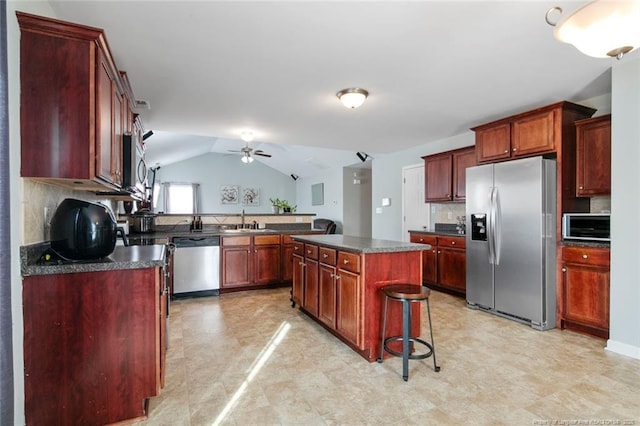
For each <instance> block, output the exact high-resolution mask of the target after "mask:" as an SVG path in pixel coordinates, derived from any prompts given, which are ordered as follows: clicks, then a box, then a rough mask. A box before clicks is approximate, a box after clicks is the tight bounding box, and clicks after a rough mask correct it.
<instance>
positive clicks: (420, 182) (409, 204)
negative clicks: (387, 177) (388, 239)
mask: <svg viewBox="0 0 640 426" xmlns="http://www.w3.org/2000/svg"><path fill="white" fill-rule="evenodd" d="M429 206H430V204H428V203H425V202H424V165H423V164H418V165H415V166H408V167H404V168H403V169H402V217H403V221H402V240H403V241H407V242H408V241H409V230H412V229H414V230H421V229H425V228H426V229H428V228H429V222H430V217H429Z"/></svg>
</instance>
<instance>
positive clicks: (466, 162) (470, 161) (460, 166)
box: [452, 147, 476, 201]
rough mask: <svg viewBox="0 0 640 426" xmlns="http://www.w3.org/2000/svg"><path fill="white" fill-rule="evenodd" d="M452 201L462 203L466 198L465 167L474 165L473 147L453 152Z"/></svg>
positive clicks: (474, 150)
mask: <svg viewBox="0 0 640 426" xmlns="http://www.w3.org/2000/svg"><path fill="white" fill-rule="evenodd" d="M452 161H453V201H464V200H465V199H466V197H467V190H466V181H467V177H466V171H467V167H473V166H475V165H476V149H475V147H471V148H467V149H463V150H459V151H454V152H453V158H452Z"/></svg>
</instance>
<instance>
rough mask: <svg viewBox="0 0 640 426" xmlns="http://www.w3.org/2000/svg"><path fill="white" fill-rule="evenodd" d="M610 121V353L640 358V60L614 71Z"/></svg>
mask: <svg viewBox="0 0 640 426" xmlns="http://www.w3.org/2000/svg"><path fill="white" fill-rule="evenodd" d="M611 117H612V118H611V145H612V150H611V163H612V166H613V167H612V168H611V292H610V294H611V298H610V319H609V324H610V331H609V340H608V342H607V349H608V350H611V351H613V352H618V353H621V354H625V355H628V356H632V357H634V358H639V359H640V250H638V242H639V241H640V220H639V215H638V212H640V197H639V195H640V193H639V191H638V188H639V187H640V169H639V168H638V164H639V163H640V58H635V59H634V60H631V59H629V58H625V59H623V60H622V61H620V62H616V63H615V64H614V66H613V73H612V90H611Z"/></svg>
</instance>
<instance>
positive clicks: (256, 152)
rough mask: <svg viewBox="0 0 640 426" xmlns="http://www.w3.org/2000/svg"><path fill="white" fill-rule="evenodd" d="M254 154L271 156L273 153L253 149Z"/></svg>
mask: <svg viewBox="0 0 640 426" xmlns="http://www.w3.org/2000/svg"><path fill="white" fill-rule="evenodd" d="M253 155H259V156H261V157H271V154H267V153H266V152H262V151H259V150H258V151H253Z"/></svg>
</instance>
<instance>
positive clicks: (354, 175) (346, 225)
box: [342, 167, 372, 238]
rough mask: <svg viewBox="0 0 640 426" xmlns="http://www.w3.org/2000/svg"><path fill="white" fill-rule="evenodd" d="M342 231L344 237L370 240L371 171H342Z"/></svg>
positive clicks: (357, 169) (354, 168)
mask: <svg viewBox="0 0 640 426" xmlns="http://www.w3.org/2000/svg"><path fill="white" fill-rule="evenodd" d="M342 179H343V182H342V190H343V203H344V208H343V213H342V215H343V216H342V219H343V230H342V233H343V234H345V235H353V236H356V237H365V238H371V191H372V184H371V183H372V182H371V169H368V168H362V167H345V168H343V169H342Z"/></svg>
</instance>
